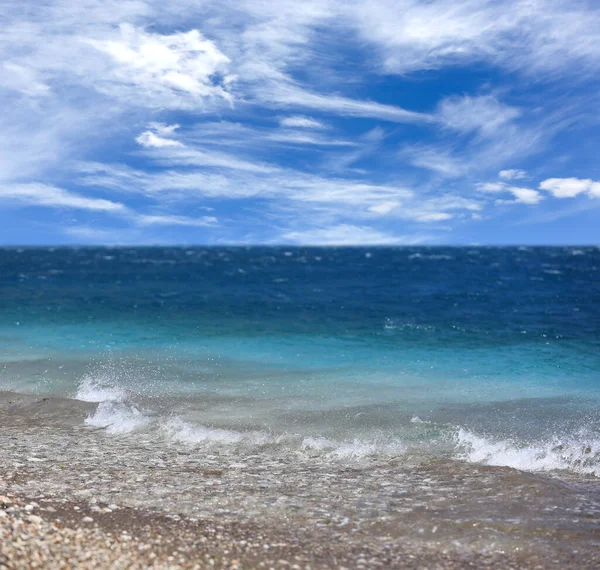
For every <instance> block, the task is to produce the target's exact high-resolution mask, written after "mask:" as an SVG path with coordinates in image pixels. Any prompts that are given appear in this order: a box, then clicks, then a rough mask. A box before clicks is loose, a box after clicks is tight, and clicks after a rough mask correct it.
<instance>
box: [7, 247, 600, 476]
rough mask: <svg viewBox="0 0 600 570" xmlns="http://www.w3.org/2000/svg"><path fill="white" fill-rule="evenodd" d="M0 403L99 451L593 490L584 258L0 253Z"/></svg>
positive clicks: (563, 254) (588, 252) (592, 266)
mask: <svg viewBox="0 0 600 570" xmlns="http://www.w3.org/2000/svg"><path fill="white" fill-rule="evenodd" d="M0 390H2V391H4V392H6V393H12V394H14V393H17V394H21V395H29V396H35V397H36V398H45V399H46V400H44V401H48V402H52V401H57V402H58V401H60V402H62V404H61V406H59V407H57V412H56V414H55V416H54V417H53V418H51V419H52V421H54V422H55V423H60V422H67V423H68V422H69V421H70V420H69V418H68V415H69V409H70V408H69V406H65V405H64V402H65V401H66V402H73V405H74V406H75V407H74V408H73V409H74V410H75V409H77V410H79V409H80V408H77V407H76V406H77V403H78V402H86V403H87V404H88V407H87V408H86V410H88V411H87V412H86V415H85V416H84V417H83V418H81V419H79V420H77V421H78V422H80V424H81V427H82V428H85V427H89V428H90V429H92V428H93V429H95V430H100V431H101V432H102V433H104V434H105V441H106V445H107V446H109V445H110V441H111V440H112V439H115V438H118V439H119V441H121V442H122V441H123V440H124V438H127V437H129V436H131V437H134V436H135V435H136V434H137V435H139V434H140V433H142V434H151V435H152V437H155V438H159V439H160V440H161V441H162V442H163V443H164V445H165V446H169V445H170V444H172V445H183V444H188V445H190V446H194V445H204V446H210V447H211V449H213V450H219V449H227V448H228V447H229V448H231V446H236V449H239V448H245V449H248V450H251V451H252V453H253V454H260V453H261V450H263V449H267V448H268V449H273V448H274V446H275V447H277V448H278V449H284V450H286V453H287V452H297V453H299V454H302V453H309V454H313V456H314V455H317V456H321V457H323V458H326V459H327V460H328V461H331V460H338V459H339V460H340V461H346V460H355V461H364V460H369V459H372V458H377V459H378V460H386V458H388V459H389V458H394V461H396V462H398V461H399V462H412V463H413V464H418V463H419V462H431V461H436V460H439V461H444V462H447V461H452V462H459V463H460V464H461V465H464V466H465V468H467V466H468V465H473V466H475V465H476V466H482V465H484V466H504V467H509V468H514V469H517V470H520V471H522V472H533V473H547V474H555V475H558V476H565V477H567V476H569V477H575V476H576V477H583V478H597V477H600V248H598V247H394V248H391V247H390V248H388V247H373V248H365V247H343V248H342V247H339V248H337V247H323V248H317V247H306V248H305V247H210V248H209V247H131V248H130V247H111V248H107V247H102V248H91V247H80V248H3V249H0ZM50 416H51V414H50ZM50 416H49V415H48V414H46V416H44V417H45V418H46V420H48V418H49V417H50ZM71 423H72V422H71ZM115 441H116V439H115ZM288 457H289V455H288ZM292 457H293V455H292ZM444 465H446V463H444Z"/></svg>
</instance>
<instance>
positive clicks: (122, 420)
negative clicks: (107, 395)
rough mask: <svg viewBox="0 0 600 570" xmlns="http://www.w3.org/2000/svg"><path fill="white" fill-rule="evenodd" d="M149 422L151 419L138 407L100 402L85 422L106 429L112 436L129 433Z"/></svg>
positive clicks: (120, 403)
mask: <svg viewBox="0 0 600 570" xmlns="http://www.w3.org/2000/svg"><path fill="white" fill-rule="evenodd" d="M149 422H150V419H149V418H148V417H147V416H145V415H144V414H143V413H142V412H141V411H140V410H139V409H138V408H137V407H135V406H133V405H130V404H124V403H122V402H100V403H99V404H98V407H97V408H96V411H95V412H94V413H93V414H90V415H89V416H88V417H87V418H86V420H85V423H86V424H87V425H89V426H93V427H98V428H105V429H106V431H107V433H111V434H115V433H129V432H131V431H134V430H136V429H140V428H141V427H144V426H146V425H148V423H149Z"/></svg>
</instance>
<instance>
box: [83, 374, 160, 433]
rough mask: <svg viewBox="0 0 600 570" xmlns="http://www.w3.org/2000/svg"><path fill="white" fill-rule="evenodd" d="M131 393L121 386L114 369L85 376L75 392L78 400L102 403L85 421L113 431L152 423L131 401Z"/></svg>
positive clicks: (108, 431)
mask: <svg viewBox="0 0 600 570" xmlns="http://www.w3.org/2000/svg"><path fill="white" fill-rule="evenodd" d="M131 396H132V394H131V393H129V392H128V391H127V390H125V389H124V388H123V387H121V386H119V384H118V382H117V381H116V380H115V379H114V377H113V376H112V374H111V371H110V369H107V370H101V371H98V372H97V373H96V374H95V375H93V374H88V375H86V376H84V377H83V379H82V380H81V382H80V383H79V387H78V389H77V393H76V395H75V397H76V399H77V400H82V401H84V402H98V407H97V408H96V410H95V411H94V412H93V413H91V414H90V415H88V417H87V418H86V419H85V423H86V424H87V425H89V426H93V427H98V428H105V429H106V431H107V433H111V434H116V433H129V432H131V431H134V430H137V429H140V428H142V427H144V426H146V425H148V424H149V423H150V418H148V417H147V416H146V415H145V414H144V413H143V412H142V411H141V410H140V408H139V407H138V406H136V405H135V404H134V403H133V402H131V401H129V399H130V398H131Z"/></svg>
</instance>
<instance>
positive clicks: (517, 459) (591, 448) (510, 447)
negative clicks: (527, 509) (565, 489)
mask: <svg viewBox="0 0 600 570" xmlns="http://www.w3.org/2000/svg"><path fill="white" fill-rule="evenodd" d="M454 438H455V443H456V446H457V455H458V457H459V458H460V459H463V460H466V461H469V462H473V463H483V464H485V465H496V466H505V467H513V468H515V469H520V470H522V471H554V470H567V471H572V472H575V473H581V474H587V475H595V476H597V477H600V438H599V437H598V435H597V434H596V435H593V434H586V433H585V432H584V431H582V432H580V433H577V434H573V435H570V436H568V437H567V438H564V439H561V438H558V437H556V438H552V439H550V440H547V441H543V442H539V443H535V444H530V445H523V444H518V443H516V442H514V441H511V440H494V439H492V438H488V437H483V436H480V435H477V434H475V433H473V432H471V431H469V430H466V429H463V428H460V429H458V431H457V432H456V433H455V436H454Z"/></svg>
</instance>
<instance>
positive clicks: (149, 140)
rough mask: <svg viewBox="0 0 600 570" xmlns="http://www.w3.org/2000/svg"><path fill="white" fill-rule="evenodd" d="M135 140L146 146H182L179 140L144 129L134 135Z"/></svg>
mask: <svg viewBox="0 0 600 570" xmlns="http://www.w3.org/2000/svg"><path fill="white" fill-rule="evenodd" d="M135 140H136V142H137V143H138V144H140V145H142V146H144V147H146V148H164V147H167V146H180V147H181V146H183V144H182V143H180V142H179V141H174V140H173V139H166V138H163V137H160V136H158V135H156V134H154V133H153V132H152V131H144V132H143V133H142V134H141V135H139V136H138V137H136V139H135Z"/></svg>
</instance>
